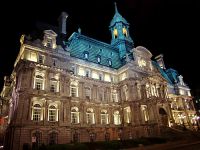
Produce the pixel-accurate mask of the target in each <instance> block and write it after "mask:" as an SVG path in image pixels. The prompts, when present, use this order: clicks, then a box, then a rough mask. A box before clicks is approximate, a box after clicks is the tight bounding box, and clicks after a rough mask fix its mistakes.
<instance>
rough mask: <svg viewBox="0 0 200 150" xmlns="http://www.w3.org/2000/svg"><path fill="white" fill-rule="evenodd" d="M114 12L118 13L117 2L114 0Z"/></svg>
mask: <svg viewBox="0 0 200 150" xmlns="http://www.w3.org/2000/svg"><path fill="white" fill-rule="evenodd" d="M115 13H118V10H117V3H116V2H115Z"/></svg>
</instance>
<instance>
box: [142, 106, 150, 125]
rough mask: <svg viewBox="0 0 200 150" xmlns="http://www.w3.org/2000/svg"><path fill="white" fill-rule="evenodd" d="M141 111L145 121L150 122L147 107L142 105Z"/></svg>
mask: <svg viewBox="0 0 200 150" xmlns="http://www.w3.org/2000/svg"><path fill="white" fill-rule="evenodd" d="M141 111H142V116H143V119H144V121H145V122H146V121H148V120H149V115H148V110H147V106H146V105H141Z"/></svg>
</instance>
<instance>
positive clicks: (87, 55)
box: [84, 52, 89, 60]
mask: <svg viewBox="0 0 200 150" xmlns="http://www.w3.org/2000/svg"><path fill="white" fill-rule="evenodd" d="M88 57H89V54H88V52H85V53H84V58H85V59H86V60H87V59H88Z"/></svg>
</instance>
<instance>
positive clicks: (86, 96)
mask: <svg viewBox="0 0 200 150" xmlns="http://www.w3.org/2000/svg"><path fill="white" fill-rule="evenodd" d="M85 98H86V99H91V89H90V87H85Z"/></svg>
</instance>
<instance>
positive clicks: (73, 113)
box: [71, 107, 79, 124]
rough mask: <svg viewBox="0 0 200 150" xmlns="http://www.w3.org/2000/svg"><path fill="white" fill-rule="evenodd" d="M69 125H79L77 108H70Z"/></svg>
mask: <svg viewBox="0 0 200 150" xmlns="http://www.w3.org/2000/svg"><path fill="white" fill-rule="evenodd" d="M71 123H73V124H77V123H79V110H78V108H77V107H72V108H71Z"/></svg>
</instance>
